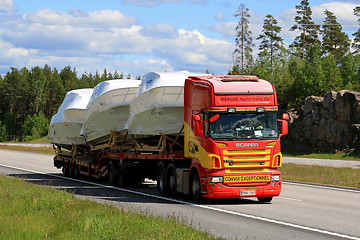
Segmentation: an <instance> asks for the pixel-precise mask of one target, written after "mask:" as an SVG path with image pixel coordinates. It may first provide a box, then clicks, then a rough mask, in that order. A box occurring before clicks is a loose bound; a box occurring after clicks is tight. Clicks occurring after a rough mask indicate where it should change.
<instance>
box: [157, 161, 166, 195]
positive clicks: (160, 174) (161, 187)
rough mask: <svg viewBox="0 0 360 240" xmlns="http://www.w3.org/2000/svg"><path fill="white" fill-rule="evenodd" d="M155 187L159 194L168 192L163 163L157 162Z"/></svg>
mask: <svg viewBox="0 0 360 240" xmlns="http://www.w3.org/2000/svg"><path fill="white" fill-rule="evenodd" d="M157 189H158V191H159V193H160V195H161V196H166V195H168V194H169V188H168V185H167V181H166V174H165V168H164V165H163V164H161V163H160V164H159V166H158V170H157Z"/></svg>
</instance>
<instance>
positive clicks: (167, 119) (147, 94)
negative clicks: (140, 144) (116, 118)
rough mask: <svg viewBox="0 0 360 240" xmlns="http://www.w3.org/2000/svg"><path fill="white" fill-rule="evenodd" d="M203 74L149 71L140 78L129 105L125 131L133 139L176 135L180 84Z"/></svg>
mask: <svg viewBox="0 0 360 240" xmlns="http://www.w3.org/2000/svg"><path fill="white" fill-rule="evenodd" d="M197 75H204V74H196V73H190V72H188V71H179V72H149V73H147V74H145V75H144V76H143V78H142V81H141V85H140V88H139V91H138V94H137V96H136V98H135V99H134V100H133V101H132V103H131V104H130V116H129V120H128V126H127V129H128V131H129V133H130V134H131V135H132V136H134V137H135V138H142V137H149V136H154V135H160V133H163V134H165V135H176V134H178V133H179V131H180V130H181V128H182V126H183V124H184V84H185V79H186V78H188V77H189V76H197Z"/></svg>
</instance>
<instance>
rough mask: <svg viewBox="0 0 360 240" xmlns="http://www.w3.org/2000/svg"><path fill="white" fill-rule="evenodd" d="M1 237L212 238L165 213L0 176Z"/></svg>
mask: <svg viewBox="0 0 360 240" xmlns="http://www.w3.org/2000/svg"><path fill="white" fill-rule="evenodd" d="M0 212H1V214H0V239H216V238H214V237H212V236H211V235H210V234H208V233H204V232H200V231H196V230H194V229H193V228H191V227H189V226H187V224H185V223H182V222H180V221H179V220H178V219H176V218H175V217H170V218H168V219H163V218H161V217H154V216H149V215H146V214H144V215H142V214H136V213H131V212H127V211H124V210H123V209H117V208H115V207H112V206H108V205H102V204H97V203H94V202H91V201H82V200H79V199H76V198H75V197H74V196H73V195H72V194H70V193H67V192H64V191H56V190H53V189H51V188H48V187H43V186H35V185H33V184H30V183H27V182H25V181H23V180H20V179H16V178H10V177H4V176H0Z"/></svg>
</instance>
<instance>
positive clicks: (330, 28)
mask: <svg viewBox="0 0 360 240" xmlns="http://www.w3.org/2000/svg"><path fill="white" fill-rule="evenodd" d="M295 7H296V10H297V15H296V16H295V17H294V25H293V26H292V27H291V28H290V29H289V31H298V32H299V33H300V34H299V35H298V36H297V37H296V38H295V39H294V41H293V43H292V44H290V46H289V47H287V48H286V47H285V45H284V42H283V39H282V38H281V37H280V36H279V35H280V33H281V31H282V29H281V27H280V26H278V22H277V20H276V19H275V18H274V17H273V16H272V15H270V14H269V15H267V16H266V17H265V19H264V24H263V29H262V33H261V34H260V35H259V36H257V37H256V39H257V40H260V45H259V49H258V51H259V53H258V55H257V56H256V57H254V56H253V54H252V53H253V50H254V49H253V48H254V46H255V45H254V43H253V41H254V40H253V34H252V32H251V29H250V27H249V25H250V18H251V16H250V10H249V9H248V8H246V7H245V5H244V4H240V6H239V8H238V10H237V12H236V14H235V16H236V17H239V22H238V25H237V27H236V32H237V33H236V37H235V46H236V48H235V50H234V53H233V62H234V65H233V67H232V68H231V69H230V70H229V74H247V75H257V76H258V77H260V78H263V79H266V80H269V81H270V82H272V83H273V84H274V85H275V87H276V90H277V94H278V99H279V102H280V103H282V104H283V105H285V106H287V107H295V106H298V105H299V104H301V103H302V102H303V100H304V99H305V97H307V96H309V95H322V94H323V93H325V92H327V91H331V90H334V91H338V90H341V89H349V90H355V91H360V28H359V29H358V31H356V32H355V33H353V34H352V35H353V36H354V38H353V40H352V43H351V42H350V39H349V36H348V35H347V34H345V33H344V32H343V30H342V26H341V24H339V23H338V22H337V18H336V16H335V15H334V14H333V13H332V12H330V11H328V10H325V11H324V22H323V24H322V25H321V26H320V25H317V24H315V23H314V22H313V21H312V17H311V16H312V11H311V8H310V7H309V1H308V0H302V1H301V2H300V4H299V5H296V6H295ZM353 14H354V15H355V16H356V17H357V19H358V20H357V25H359V26H360V6H357V7H356V8H355V9H354V10H353ZM122 78H131V75H130V74H128V75H127V76H126V77H125V76H124V74H123V73H119V72H117V71H115V72H114V73H110V72H108V71H107V70H106V69H105V70H104V72H103V73H98V72H96V74H91V73H86V72H85V73H84V74H82V75H81V76H80V77H78V76H77V72H76V69H72V68H71V67H70V66H67V67H64V68H63V69H62V70H61V71H58V70H57V69H56V68H54V69H52V68H51V67H49V66H48V65H45V66H44V67H43V68H41V67H33V68H31V69H27V68H26V67H24V68H22V69H20V70H18V69H16V68H11V71H10V72H8V73H7V74H6V75H5V76H4V77H2V76H1V75H0V99H1V101H0V141H5V140H23V141H24V140H31V139H33V138H38V137H41V136H45V135H46V134H47V130H48V124H49V122H50V120H51V117H52V116H53V115H54V114H55V113H56V111H57V109H58V107H59V106H60V105H61V103H62V101H63V99H64V97H65V94H66V93H67V92H68V91H70V90H73V89H79V88H93V87H94V86H95V85H97V84H98V83H100V82H101V81H105V80H110V79H122ZM137 79H140V77H137Z"/></svg>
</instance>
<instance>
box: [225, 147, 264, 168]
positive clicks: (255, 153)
mask: <svg viewBox="0 0 360 240" xmlns="http://www.w3.org/2000/svg"><path fill="white" fill-rule="evenodd" d="M270 156H271V149H244V150H241V149H236V150H223V161H224V167H225V171H226V169H254V168H255V169H259V170H261V169H262V170H261V171H262V172H263V171H264V169H265V168H269V167H270Z"/></svg>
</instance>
